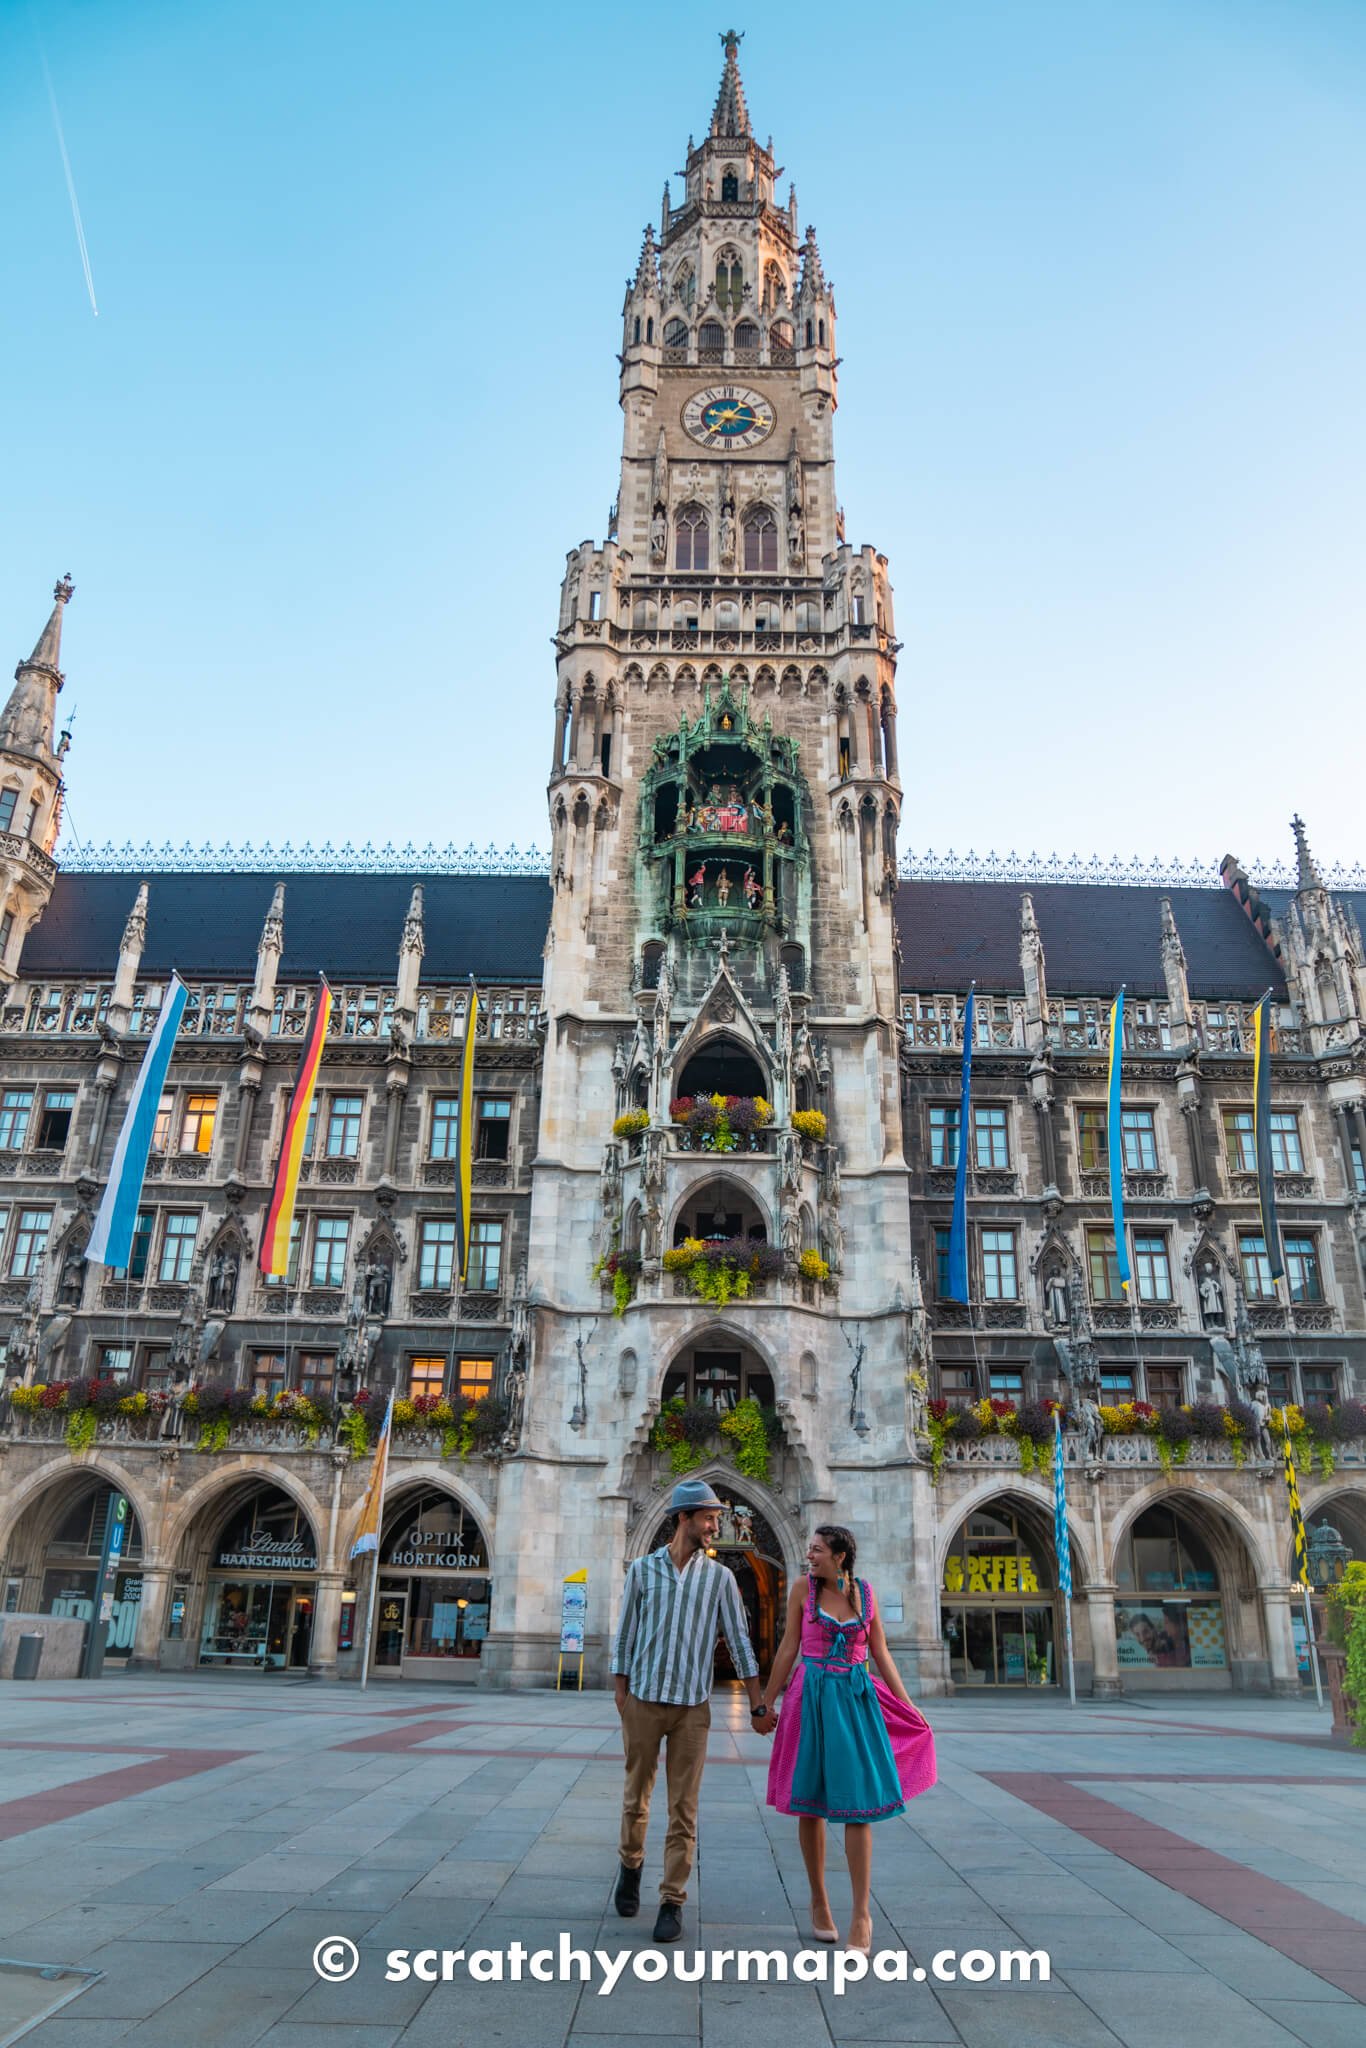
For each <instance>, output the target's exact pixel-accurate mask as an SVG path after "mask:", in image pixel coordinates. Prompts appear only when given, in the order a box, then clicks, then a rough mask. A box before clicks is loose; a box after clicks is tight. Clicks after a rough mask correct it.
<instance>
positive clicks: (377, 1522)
mask: <svg viewBox="0 0 1366 2048" xmlns="http://www.w3.org/2000/svg"><path fill="white" fill-rule="evenodd" d="M393 1429H394V1396H393V1393H392V1391H391V1392H390V1395H389V1403H388V1406H387V1408H386V1409H385V1411H384V1425H383V1427H382V1429H381V1430H380V1433H379V1442H378V1444H377V1445H376V1446H375V1456H376V1458H378V1459H379V1460H380V1461H381V1462H380V1466H379V1471H378V1474H377V1475H376V1474H374V1473H372V1474H371V1483H372V1484H373V1483H374V1479H375V1477H376V1476H377V1477H378V1479H379V1485H378V1487H377V1489H376V1494H375V1505H374V1512H373V1515H371V1514H370V1513H369V1502H368V1501H367V1502H366V1503H365V1510H364V1511H363V1512H362V1515H361V1521H362V1524H364V1523H366V1522H367V1521H372V1522H373V1525H374V1538H375V1568H374V1570H373V1571H372V1572H371V1574H370V1597H369V1598H368V1600H367V1601H366V1603H365V1634H364V1636H363V1638H362V1640H361V1660H360V1684H361V1691H362V1692H364V1690H365V1688H366V1686H367V1685H368V1684H369V1683H370V1660H371V1658H372V1656H373V1655H374V1646H375V1596H376V1594H377V1593H378V1591H379V1567H380V1549H381V1547H382V1545H383V1542H384V1489H385V1487H386V1486H387V1485H388V1484H389V1450H390V1444H391V1439H392V1437H393ZM360 1541H361V1539H360V1538H357V1540H356V1542H355V1543H354V1544H353V1545H352V1547H351V1555H352V1557H354V1556H355V1554H356V1551H357V1550H358V1549H359V1548H360Z"/></svg>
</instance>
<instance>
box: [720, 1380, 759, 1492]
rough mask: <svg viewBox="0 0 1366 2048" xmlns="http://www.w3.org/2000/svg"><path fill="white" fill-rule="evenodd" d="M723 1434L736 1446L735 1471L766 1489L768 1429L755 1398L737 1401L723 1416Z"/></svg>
mask: <svg viewBox="0 0 1366 2048" xmlns="http://www.w3.org/2000/svg"><path fill="white" fill-rule="evenodd" d="M721 1434H722V1436H724V1437H726V1438H728V1439H729V1440H730V1442H731V1443H732V1444H733V1445H734V1446H735V1451H734V1456H735V1467H736V1470H737V1471H738V1472H742V1473H743V1474H744V1476H745V1478H746V1479H757V1480H758V1481H759V1483H760V1485H762V1486H767V1484H768V1430H767V1428H766V1426H765V1423H764V1413H763V1410H762V1408H760V1406H759V1403H758V1402H757V1401H756V1400H754V1398H753V1397H752V1396H749V1397H747V1398H746V1399H745V1400H743V1401H737V1402H736V1404H735V1406H734V1407H733V1408H732V1409H731V1411H730V1413H729V1414H728V1415H723V1416H722V1417H721Z"/></svg>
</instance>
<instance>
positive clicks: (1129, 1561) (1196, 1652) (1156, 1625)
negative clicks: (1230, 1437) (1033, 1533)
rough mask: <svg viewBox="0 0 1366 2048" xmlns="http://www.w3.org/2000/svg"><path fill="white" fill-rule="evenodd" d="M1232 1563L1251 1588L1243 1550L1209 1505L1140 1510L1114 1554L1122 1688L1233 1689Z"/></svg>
mask: <svg viewBox="0 0 1366 2048" xmlns="http://www.w3.org/2000/svg"><path fill="white" fill-rule="evenodd" d="M1239 1563H1241V1564H1242V1566H1243V1574H1242V1576H1243V1577H1244V1578H1245V1579H1246V1580H1247V1581H1248V1582H1249V1583H1250V1582H1251V1579H1252V1573H1251V1570H1250V1567H1249V1565H1248V1562H1247V1554H1246V1548H1245V1546H1243V1545H1242V1544H1241V1542H1240V1540H1239V1539H1238V1538H1237V1537H1235V1536H1233V1535H1232V1534H1231V1532H1230V1530H1229V1528H1228V1525H1227V1523H1226V1522H1225V1520H1224V1518H1223V1517H1222V1516H1220V1515H1218V1514H1217V1513H1216V1512H1214V1511H1213V1510H1212V1509H1211V1508H1210V1506H1209V1505H1208V1503H1205V1502H1197V1501H1195V1500H1193V1499H1192V1497H1191V1496H1190V1494H1188V1493H1186V1492H1183V1493H1181V1494H1180V1495H1179V1496H1176V1497H1172V1496H1167V1497H1165V1498H1163V1499H1160V1500H1156V1501H1153V1502H1152V1503H1151V1504H1150V1505H1149V1506H1147V1507H1145V1508H1142V1509H1140V1510H1139V1512H1138V1514H1137V1515H1135V1517H1134V1519H1133V1521H1132V1522H1131V1523H1130V1524H1129V1526H1128V1528H1127V1529H1125V1531H1124V1532H1123V1534H1122V1535H1121V1537H1120V1539H1119V1542H1118V1544H1117V1546H1116V1550H1115V1587H1116V1591H1115V1656H1116V1661H1117V1663H1118V1665H1119V1675H1120V1682H1121V1684H1125V1685H1128V1686H1131V1687H1133V1688H1134V1689H1136V1690H1141V1691H1149V1690H1157V1689H1159V1688H1161V1687H1163V1686H1166V1687H1189V1686H1190V1685H1191V1684H1192V1683H1198V1684H1205V1685H1211V1686H1218V1687H1221V1688H1227V1687H1229V1686H1230V1685H1231V1684H1232V1683H1233V1679H1232V1669H1233V1663H1234V1661H1235V1646H1234V1635H1235V1631H1236V1628H1237V1625H1238V1620H1237V1613H1236V1606H1237V1595H1238V1592H1239V1576H1240V1574H1239V1569H1238V1566H1239ZM1250 1647H1255V1646H1250ZM1237 1654H1240V1655H1245V1654H1246V1652H1238V1653H1237Z"/></svg>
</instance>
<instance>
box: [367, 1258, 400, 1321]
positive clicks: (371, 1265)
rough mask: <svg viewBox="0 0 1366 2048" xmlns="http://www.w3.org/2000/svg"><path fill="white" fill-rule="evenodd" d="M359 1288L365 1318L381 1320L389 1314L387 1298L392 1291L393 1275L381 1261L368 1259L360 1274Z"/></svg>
mask: <svg viewBox="0 0 1366 2048" xmlns="http://www.w3.org/2000/svg"><path fill="white" fill-rule="evenodd" d="M361 1287H362V1293H363V1299H364V1302H365V1313H366V1315H367V1316H375V1317H379V1318H381V1319H382V1318H383V1317H385V1316H387V1315H388V1313H389V1298H390V1295H391V1293H392V1291H393V1275H392V1274H391V1272H390V1271H389V1268H388V1267H387V1266H386V1265H385V1263H384V1261H383V1260H382V1259H369V1260H367V1261H366V1264H365V1269H364V1271H363V1272H362V1274H361Z"/></svg>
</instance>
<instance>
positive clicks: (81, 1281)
mask: <svg viewBox="0 0 1366 2048" xmlns="http://www.w3.org/2000/svg"><path fill="white" fill-rule="evenodd" d="M84 1287H85V1247H84V1246H83V1245H72V1246H71V1247H70V1248H69V1249H68V1251H67V1252H66V1255H65V1256H64V1258H63V1259H62V1270H61V1276H60V1278H59V1279H58V1282H57V1300H58V1301H59V1302H60V1304H61V1306H62V1307H63V1308H79V1307H80V1305H81V1294H82V1291H83V1289H84Z"/></svg>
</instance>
